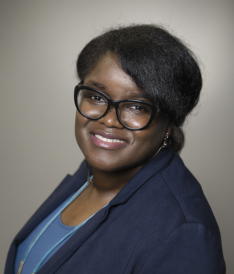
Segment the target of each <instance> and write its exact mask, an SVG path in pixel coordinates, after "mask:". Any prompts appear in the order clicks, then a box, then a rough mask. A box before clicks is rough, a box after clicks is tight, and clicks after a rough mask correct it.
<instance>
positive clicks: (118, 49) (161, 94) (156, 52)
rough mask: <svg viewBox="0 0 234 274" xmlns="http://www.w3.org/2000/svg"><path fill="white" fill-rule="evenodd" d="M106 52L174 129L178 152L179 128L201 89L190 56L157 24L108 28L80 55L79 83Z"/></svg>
mask: <svg viewBox="0 0 234 274" xmlns="http://www.w3.org/2000/svg"><path fill="white" fill-rule="evenodd" d="M107 53H114V54H116V55H117V57H118V59H119V62H120V64H121V67H122V69H123V70H124V71H125V72H126V73H127V74H128V75H129V76H130V77H131V78H132V80H133V81H134V82H135V83H136V85H137V86H138V88H139V89H140V91H141V92H142V93H143V94H144V96H145V97H146V98H148V99H149V100H150V101H151V102H152V103H153V104H154V105H155V106H157V107H159V108H160V111H161V112H162V113H163V114H164V116H165V117H167V118H168V121H170V122H171V124H172V125H173V126H174V129H173V130H172V134H171V140H170V142H171V146H172V147H173V148H174V149H175V150H176V151H179V150H180V149H181V148H182V147H183V143H184V135H183V132H182V130H181V129H178V128H179V127H180V126H182V124H183V123H184V120H185V118H186V116H187V115H188V114H189V113H190V112H191V110H192V109H193V108H194V107H195V106H196V105H197V102H198V100H199V95H200V91H201V88H202V77H201V72H200V69H199V65H198V62H197V61H196V58H195V57H194V55H193V53H192V52H191V51H190V50H189V49H188V47H186V46H185V45H184V43H183V42H182V41H181V40H180V39H179V38H177V37H175V36H174V35H172V34H170V33H169V32H168V31H166V30H165V29H164V28H162V27H160V26H157V25H153V24H150V25H147V24H141V25H130V26H124V27H118V28H115V29H110V30H108V31H106V32H105V33H103V34H102V35H100V36H98V37H96V38H94V39H92V40H91V41H90V42H89V43H88V44H87V45H86V46H85V47H84V49H83V50H82V51H81V53H80V54H79V56H78V60H77V72H78V77H79V78H80V80H81V81H82V82H83V81H84V79H85V77H86V76H87V75H88V74H89V72H90V71H91V70H92V69H93V67H94V66H95V64H96V63H97V62H98V61H99V60H100V58H101V57H103V56H104V55H105V54H107ZM175 132H176V134H175Z"/></svg>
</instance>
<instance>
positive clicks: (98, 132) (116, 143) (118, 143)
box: [91, 130, 127, 149]
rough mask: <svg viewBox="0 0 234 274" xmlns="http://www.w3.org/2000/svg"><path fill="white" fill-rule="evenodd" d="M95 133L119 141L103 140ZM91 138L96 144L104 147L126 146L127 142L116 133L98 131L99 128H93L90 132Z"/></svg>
mask: <svg viewBox="0 0 234 274" xmlns="http://www.w3.org/2000/svg"><path fill="white" fill-rule="evenodd" d="M95 135H100V136H102V137H103V138H107V139H112V140H113V139H116V140H119V141H121V142H106V141H104V140H100V139H99V138H97V137H96V136H95ZM91 139H92V141H93V143H94V144H95V145H96V146H98V147H101V148H105V149H117V148H120V147H123V146H126V144H127V141H126V140H125V139H124V138H123V137H121V136H119V135H116V134H112V133H107V132H103V131H99V130H95V131H92V132H91Z"/></svg>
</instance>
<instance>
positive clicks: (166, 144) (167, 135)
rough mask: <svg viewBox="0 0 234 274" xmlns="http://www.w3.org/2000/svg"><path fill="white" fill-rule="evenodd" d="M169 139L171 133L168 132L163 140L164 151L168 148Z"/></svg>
mask: <svg viewBox="0 0 234 274" xmlns="http://www.w3.org/2000/svg"><path fill="white" fill-rule="evenodd" d="M168 138H169V133H168V132H167V133H166V135H165V137H164V138H163V144H162V146H161V148H162V149H163V148H166V147H167V146H168V143H167V141H168Z"/></svg>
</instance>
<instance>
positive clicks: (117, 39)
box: [5, 25, 225, 274]
mask: <svg viewBox="0 0 234 274" xmlns="http://www.w3.org/2000/svg"><path fill="white" fill-rule="evenodd" d="M77 71H78V76H79V78H80V83H79V84H78V85H77V86H76V87H75V91H74V99H75V105H76V108H77V112H76V126H75V134H76V139H77V143H78V145H79V147H80V149H81V150H82V152H83V154H84V156H85V160H86V163H88V164H89V169H90V167H91V169H92V174H93V176H92V177H90V175H89V171H88V168H87V171H88V172H87V179H86V171H85V164H84V163H82V165H81V167H80V169H79V170H78V171H77V172H76V173H75V174H74V175H73V176H69V175H68V176H67V177H66V178H65V179H64V180H63V181H62V183H61V184H60V185H59V186H58V188H57V189H56V190H55V191H54V192H53V193H52V194H51V196H50V197H49V198H48V199H47V200H46V201H45V203H44V204H43V205H42V206H41V207H40V208H39V209H38V211H37V212H36V213H35V214H34V216H33V217H32V218H31V219H30V220H29V221H28V223H27V224H26V225H25V227H24V228H23V229H22V230H21V231H20V232H19V234H18V235H17V236H16V238H15V239H14V241H13V243H12V245H11V248H10V251H9V254H8V258H7V263H6V269H5V273H7V274H9V273H22V274H23V273H38V274H40V273H44V274H45V273H48V274H51V273H59V274H60V273H85V274H91V273H116V274H117V273H118V274H119V273H125V274H127V273H137V274H142V273H160V274H162V273H183V274H184V273H189V274H193V273H194V274H195V273H196V274H198V273H205V274H209V273H210V274H211V273H212V274H214V273H222V274H223V273H225V263H224V259H223V255H222V247H221V238H220V233H219V229H218V225H217V223H216V221H215V218H214V216H213V214H212V211H211V209H210V207H209V205H208V203H207V201H206V198H205V197H204V194H203V192H202V189H201V187H200V185H199V183H198V182H197V181H196V179H195V178H194V177H193V175H192V174H191V173H190V172H189V171H188V169H187V168H186V167H185V166H184V164H183V162H182V160H181V159H180V157H179V156H178V154H177V153H176V151H177V152H178V151H179V150H180V149H181V148H182V145H183V134H182V131H181V130H180V129H179V127H180V126H181V125H182V124H183V122H184V120H185V118H186V116H187V115H188V114H189V113H190V112H191V110H192V109H193V108H194V107H195V106H196V104H197V102H198V99H199V94H200V90H201V87H202V79H201V73H200V70H199V67H198V65H197V62H196V61H195V58H194V57H193V54H192V53H191V52H190V51H189V50H188V49H187V48H186V47H185V46H184V45H183V44H182V42H181V41H180V40H179V39H177V38H176V37H173V36H172V35H171V34H169V33H168V32H167V31H165V30H163V29H162V28H160V27H157V26H154V25H133V26H129V27H123V28H118V29H114V30H110V31H107V32H106V33H104V34H103V35H101V36H99V37H97V38H95V39H93V40H92V41H91V42H89V43H88V44H87V45H86V46H85V48H84V49H83V50H82V52H81V53H80V55H79V57H78V61H77ZM88 164H87V167H88ZM91 169H90V172H91ZM86 180H87V182H86ZM85 182H86V183H85Z"/></svg>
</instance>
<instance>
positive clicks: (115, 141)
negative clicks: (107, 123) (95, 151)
mask: <svg viewBox="0 0 234 274" xmlns="http://www.w3.org/2000/svg"><path fill="white" fill-rule="evenodd" d="M94 136H95V137H96V138H98V139H99V140H102V141H104V142H108V143H125V141H121V140H118V139H108V138H105V137H102V136H101V135H98V134H94Z"/></svg>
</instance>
